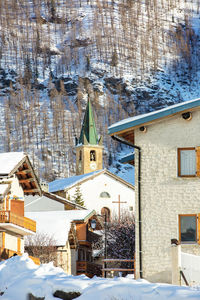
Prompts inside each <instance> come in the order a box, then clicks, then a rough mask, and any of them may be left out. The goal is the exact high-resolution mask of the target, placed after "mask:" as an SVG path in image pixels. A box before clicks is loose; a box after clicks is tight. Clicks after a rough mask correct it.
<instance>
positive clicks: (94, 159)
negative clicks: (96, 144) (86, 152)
mask: <svg viewBox="0 0 200 300" xmlns="http://www.w3.org/2000/svg"><path fill="white" fill-rule="evenodd" d="M90 161H96V151H95V150H91V151H90Z"/></svg>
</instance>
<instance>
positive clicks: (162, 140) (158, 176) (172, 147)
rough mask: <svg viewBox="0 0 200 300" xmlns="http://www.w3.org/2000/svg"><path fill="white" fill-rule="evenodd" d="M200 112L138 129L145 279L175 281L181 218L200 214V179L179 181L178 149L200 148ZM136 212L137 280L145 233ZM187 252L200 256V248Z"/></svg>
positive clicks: (185, 246) (187, 247) (185, 248)
mask: <svg viewBox="0 0 200 300" xmlns="http://www.w3.org/2000/svg"><path fill="white" fill-rule="evenodd" d="M199 129H200V111H196V112H193V117H192V120H190V121H186V120H184V119H183V118H182V116H181V114H179V115H176V116H172V117H170V118H167V119H165V120H162V121H156V122H155V123H154V124H151V125H149V126H147V132H146V133H143V132H141V131H139V129H138V130H135V144H136V145H137V146H140V147H141V149H142V152H141V207H142V265H143V277H144V278H146V279H148V280H150V281H162V282H171V252H170V241H171V239H172V238H176V239H179V231H178V215H179V214H192V213H200V200H199V189H200V178H199V177H191V178H183V177H178V175H177V174H178V165H177V148H183V147H197V146H200V130H199ZM135 152H136V168H135V170H136V175H135V178H136V185H135V190H136V195H137V198H136V199H137V201H136V212H138V185H137V176H138V174H137V170H138V151H137V150H136V151H135ZM138 228H139V226H138V213H136V236H137V239H136V251H137V254H136V276H137V277H139V252H138V250H139V246H138V244H139V241H138V238H139V234H138ZM182 250H183V251H186V252H189V253H194V254H198V255H200V245H198V244H196V243H195V244H192V243H190V244H183V245H182Z"/></svg>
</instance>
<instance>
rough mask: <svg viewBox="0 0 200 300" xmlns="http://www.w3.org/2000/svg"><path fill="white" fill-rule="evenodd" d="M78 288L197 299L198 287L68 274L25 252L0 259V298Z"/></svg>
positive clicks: (94, 294) (103, 295)
mask: <svg viewBox="0 0 200 300" xmlns="http://www.w3.org/2000/svg"><path fill="white" fill-rule="evenodd" d="M58 290H59V291H64V292H79V293H80V294H81V296H79V297H78V298H76V299H80V300H86V299H87V300H94V299H95V300H109V299H110V300H148V299H151V300H183V299H187V300H197V299H200V287H195V288H188V287H178V286H173V285H168V284H158V283H149V282H147V281H145V280H134V279H133V278H132V277H126V278H124V277H115V278H112V279H111V278H109V279H104V278H98V277H94V278H92V279H89V278H88V277H86V276H85V275H81V276H69V275H67V274H66V273H64V272H63V270H62V269H60V268H55V267H54V266H53V264H52V263H49V264H43V265H41V266H36V265H35V264H34V263H33V261H32V260H31V259H29V258H28V255H27V254H24V255H23V256H21V257H19V256H14V257H12V258H10V259H8V260H6V261H4V262H1V263H0V292H1V294H2V295H1V296H0V299H2V300H27V295H28V294H29V293H32V294H33V295H34V296H36V297H45V300H53V299H58V298H55V297H53V294H54V293H55V292H56V291H58Z"/></svg>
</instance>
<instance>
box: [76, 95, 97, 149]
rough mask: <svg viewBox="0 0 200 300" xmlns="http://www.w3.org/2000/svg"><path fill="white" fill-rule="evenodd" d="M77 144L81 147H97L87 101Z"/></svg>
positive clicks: (94, 128)
mask: <svg viewBox="0 0 200 300" xmlns="http://www.w3.org/2000/svg"><path fill="white" fill-rule="evenodd" d="M78 142H79V144H82V145H88V144H90V145H98V135H97V131H96V126H95V121H94V116H93V111H92V105H91V103H90V100H88V103H87V107H86V111H85V116H84V120H83V125H82V129H81V134H80V138H79V141H78Z"/></svg>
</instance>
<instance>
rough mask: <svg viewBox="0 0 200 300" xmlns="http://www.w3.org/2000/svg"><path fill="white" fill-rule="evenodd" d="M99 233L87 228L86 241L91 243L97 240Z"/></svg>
mask: <svg viewBox="0 0 200 300" xmlns="http://www.w3.org/2000/svg"><path fill="white" fill-rule="evenodd" d="M100 238H101V237H100V235H99V234H97V233H95V232H93V231H90V230H88V231H87V241H88V242H90V243H92V242H98V240H99V239H100Z"/></svg>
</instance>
